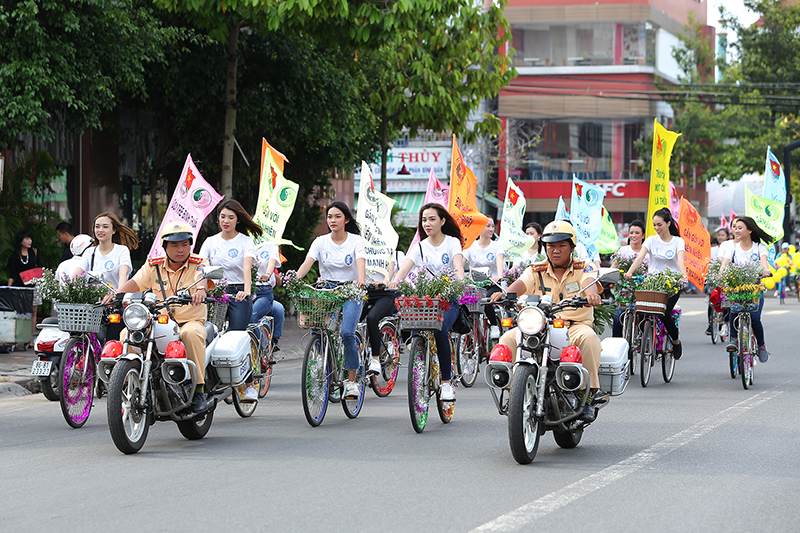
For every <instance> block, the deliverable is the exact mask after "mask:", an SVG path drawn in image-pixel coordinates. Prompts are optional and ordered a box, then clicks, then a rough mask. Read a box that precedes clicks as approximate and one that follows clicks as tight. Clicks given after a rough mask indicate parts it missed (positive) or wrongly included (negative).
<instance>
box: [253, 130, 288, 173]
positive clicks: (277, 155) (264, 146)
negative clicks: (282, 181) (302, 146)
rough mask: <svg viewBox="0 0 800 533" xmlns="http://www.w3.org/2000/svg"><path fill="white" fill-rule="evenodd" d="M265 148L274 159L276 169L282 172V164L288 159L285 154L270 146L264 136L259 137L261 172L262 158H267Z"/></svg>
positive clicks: (262, 166)
mask: <svg viewBox="0 0 800 533" xmlns="http://www.w3.org/2000/svg"><path fill="white" fill-rule="evenodd" d="M267 150H269V151H270V153H271V154H272V159H273V160H274V161H275V164H276V165H278V170H280V171H281V173H283V164H284V163H288V162H289V160H288V159H286V156H285V155H283V154H282V153H280V152H279V151H277V150H276V149H275V148H273V147H272V146H270V144H269V143H268V142H267V140H266V139H265V138H264V137H261V174H263V173H264V160H265V159H266V158H267ZM261 174H259V175H261Z"/></svg>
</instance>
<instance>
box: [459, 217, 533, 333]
mask: <svg viewBox="0 0 800 533" xmlns="http://www.w3.org/2000/svg"><path fill="white" fill-rule="evenodd" d="M493 237H494V220H492V219H491V218H489V222H487V223H486V227H485V228H483V231H482V232H481V235H480V237H479V238H478V240H476V241H475V242H474V243H473V244H472V246H470V247H469V248H467V249H466V250H464V254H463V255H464V263H465V264H467V265H469V268H470V269H473V268H480V267H484V268H485V267H489V272H490V275H491V278H492V281H494V282H495V283H497V282H499V281H500V278H501V277H502V275H503V260H504V259H505V256H506V255H505V252H504V251H503V249H502V248H501V247H500V241H498V240H492V238H493ZM537 239H538V237H537ZM534 246H536V245H534ZM531 248H533V247H531ZM500 290H501V289H500V288H499V287H497V286H496V285H491V286H489V288H488V289H487V290H486V296H487V297H488V296H491V295H492V294H494V293H496V292H499V291H500ZM483 309H484V312H485V313H486V318H487V319H488V320H489V323H490V324H491V325H492V328H491V336H492V338H493V339H499V338H500V321H499V320H498V318H497V313H496V312H495V310H494V306H493V305H485V306H484V307H483Z"/></svg>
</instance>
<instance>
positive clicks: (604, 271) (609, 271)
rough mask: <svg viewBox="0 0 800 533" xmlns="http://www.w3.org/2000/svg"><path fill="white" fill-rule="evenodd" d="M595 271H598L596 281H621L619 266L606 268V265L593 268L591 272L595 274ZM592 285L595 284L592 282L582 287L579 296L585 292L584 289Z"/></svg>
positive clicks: (607, 282) (606, 282)
mask: <svg viewBox="0 0 800 533" xmlns="http://www.w3.org/2000/svg"><path fill="white" fill-rule="evenodd" d="M595 272H597V279H596V280H595V283H601V284H602V283H605V284H610V283H616V282H618V281H619V277H620V274H619V269H618V268H605V267H602V268H600V270H593V271H592V272H590V274H594V273H595ZM592 285H594V284H593V283H591V284H589V285H587V286H586V287H584V288H582V289H581V291H580V292H579V293H578V296H580V295H581V294H583V291H585V290H586V289H588V288H589V287H591V286H592Z"/></svg>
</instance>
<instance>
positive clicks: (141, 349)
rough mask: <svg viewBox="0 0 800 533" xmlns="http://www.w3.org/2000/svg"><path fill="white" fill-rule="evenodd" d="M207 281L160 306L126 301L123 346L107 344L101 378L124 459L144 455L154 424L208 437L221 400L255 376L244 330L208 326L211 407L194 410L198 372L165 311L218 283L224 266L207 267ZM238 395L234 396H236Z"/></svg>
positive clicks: (142, 298)
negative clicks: (205, 286)
mask: <svg viewBox="0 0 800 533" xmlns="http://www.w3.org/2000/svg"><path fill="white" fill-rule="evenodd" d="M202 273H203V275H202V278H201V279H200V280H198V281H197V282H195V283H194V284H192V285H190V286H189V287H187V288H186V289H184V290H181V291H180V293H179V294H178V295H177V296H171V297H169V298H167V300H166V301H163V302H158V301H157V298H156V294H155V293H153V292H152V291H149V290H148V291H145V292H143V293H128V294H125V295H124V297H123V299H122V305H123V312H122V319H123V322H124V324H125V327H126V328H127V332H128V333H127V337H126V339H125V343H124V344H123V343H121V342H119V341H109V342H107V343H106V345H105V346H104V347H103V353H102V356H101V359H100V363H99V365H98V375H99V376H100V378H101V379H102V380H103V381H104V382H105V383H106V385H107V387H108V404H107V407H108V428H109V431H110V432H111V438H112V439H113V441H114V444H115V445H116V447H117V448H118V449H119V450H120V451H121V452H122V453H125V454H133V453H136V452H138V451H139V450H140V449H141V448H142V446H144V443H145V441H146V440H147V434H148V431H149V428H150V426H151V425H153V424H154V423H155V422H156V421H170V420H171V421H173V422H175V423H176V424H177V425H178V430H179V431H180V432H181V434H182V435H183V436H184V437H186V438H187V439H189V440H196V439H202V438H203V437H205V436H206V434H207V433H208V431H209V429H210V428H211V423H212V420H213V418H214V410H215V409H216V406H217V403H219V401H221V400H223V399H224V398H227V397H228V396H230V395H231V393H232V392H233V387H237V386H240V385H242V384H243V383H244V382H245V379H246V378H247V376H248V375H249V374H250V372H251V371H252V360H251V352H250V337H249V334H248V333H247V332H246V331H229V332H226V333H225V334H224V335H219V332H218V330H217V328H216V326H214V325H213V324H212V323H211V322H210V321H206V323H205V326H206V358H205V360H206V368H205V393H206V398H207V408H206V410H205V411H203V412H200V413H197V412H194V411H193V410H192V408H191V403H192V397H193V395H194V393H195V390H196V388H197V379H198V369H197V367H196V365H195V363H194V362H193V361H191V360H190V359H188V358H187V356H186V349H185V347H184V345H183V343H182V342H181V340H180V335H179V328H178V324H177V323H176V322H175V321H174V320H173V319H172V318H171V317H170V316H168V315H163V314H161V311H162V310H163V309H165V308H167V307H169V306H174V305H188V304H190V303H191V301H192V299H191V297H190V296H189V293H188V289H190V288H191V287H193V286H194V285H196V284H197V283H199V282H200V281H202V280H206V279H210V280H218V279H221V278H222V276H223V271H222V267H219V266H216V267H212V266H204V267H202ZM236 396H237V395H236V394H234V397H236Z"/></svg>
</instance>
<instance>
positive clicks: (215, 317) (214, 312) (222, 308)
mask: <svg viewBox="0 0 800 533" xmlns="http://www.w3.org/2000/svg"><path fill="white" fill-rule="evenodd" d="M207 308H208V318H207V319H206V320H208V321H209V322H211V323H212V324H214V325H215V326H217V329H218V330H222V328H223V327H224V326H225V318H227V316H228V303H227V302H214V303H209V304H207Z"/></svg>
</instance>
